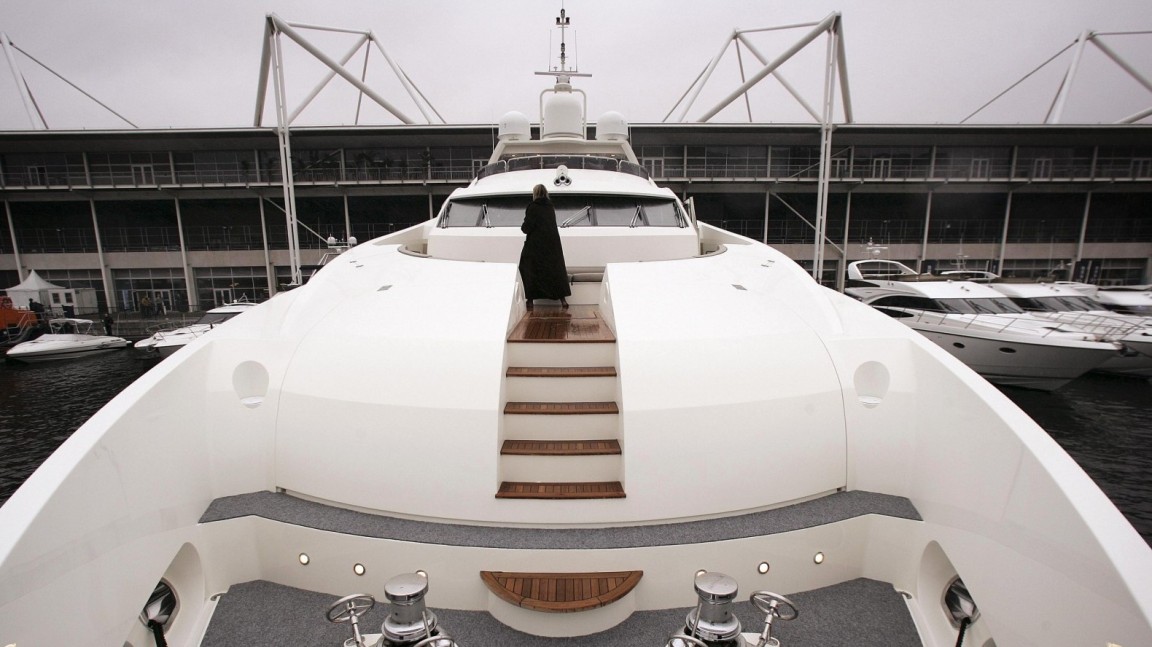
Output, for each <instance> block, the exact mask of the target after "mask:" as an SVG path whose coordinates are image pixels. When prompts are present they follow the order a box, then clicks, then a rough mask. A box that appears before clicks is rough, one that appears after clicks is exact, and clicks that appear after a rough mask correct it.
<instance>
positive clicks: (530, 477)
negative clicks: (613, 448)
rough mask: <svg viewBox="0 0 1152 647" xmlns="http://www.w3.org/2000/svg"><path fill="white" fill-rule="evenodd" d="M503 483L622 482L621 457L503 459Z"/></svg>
mask: <svg viewBox="0 0 1152 647" xmlns="http://www.w3.org/2000/svg"><path fill="white" fill-rule="evenodd" d="M500 458H501V461H500V465H501V472H502V473H501V475H500V479H501V480H502V481H538V482H546V483H557V482H567V481H574V482H584V481H619V480H620V477H621V474H622V473H623V471H622V470H623V467H622V461H621V459H620V455H619V454H616V455H607V456H501V457H500Z"/></svg>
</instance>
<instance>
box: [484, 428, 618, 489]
mask: <svg viewBox="0 0 1152 647" xmlns="http://www.w3.org/2000/svg"><path fill="white" fill-rule="evenodd" d="M619 417H620V416H619V414H608V413H604V414H600V413H591V414H580V415H550V416H546V415H534V414H504V438H506V439H509V440H601V439H605V438H616V437H617V435H618V434H617V428H618V426H619V423H620V421H619ZM505 480H508V479H505ZM585 480H586V479H585Z"/></svg>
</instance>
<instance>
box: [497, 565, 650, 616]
mask: <svg viewBox="0 0 1152 647" xmlns="http://www.w3.org/2000/svg"><path fill="white" fill-rule="evenodd" d="M643 575H644V571H615V572H610V573H510V572H506V571H480V579H482V580H484V584H485V586H487V587H488V590H490V591H492V592H493V593H495V594H496V595H497V596H498V597H499V598H500V599H501V600H504V601H505V602H507V603H509V604H513V605H515V606H518V607H523V608H525V609H531V610H533V611H544V612H548V613H572V612H574V611H587V610H589V609H596V608H598V607H602V606H605V605H608V604H612V603H613V602H615V601H617V600H619V599H620V598H622V597H624V596H625V595H628V593H629V592H631V591H632V589H634V588H636V585H637V584H638V583H639V582H640V578H641V577H642V576H643Z"/></svg>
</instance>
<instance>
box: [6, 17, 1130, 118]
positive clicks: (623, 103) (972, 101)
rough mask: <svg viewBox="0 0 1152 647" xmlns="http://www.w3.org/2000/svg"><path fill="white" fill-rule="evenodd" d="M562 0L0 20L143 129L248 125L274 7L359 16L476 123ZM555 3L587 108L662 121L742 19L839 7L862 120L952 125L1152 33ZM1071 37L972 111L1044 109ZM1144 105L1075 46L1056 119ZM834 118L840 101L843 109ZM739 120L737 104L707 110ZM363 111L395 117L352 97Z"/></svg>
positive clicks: (343, 42)
mask: <svg viewBox="0 0 1152 647" xmlns="http://www.w3.org/2000/svg"><path fill="white" fill-rule="evenodd" d="M560 4H561V3H560V0H555V1H547V0H516V1H505V0H486V1H484V2H479V1H473V2H461V1H449V0H387V1H384V0H356V1H347V0H344V1H332V2H316V1H315V0H308V1H297V0H195V1H193V0H186V1H180V2H177V1H175V0H108V1H105V2H94V1H93V0H52V1H46V0H2V1H0V32H4V33H6V34H7V35H8V37H9V38H10V39H11V40H12V42H14V43H15V44H16V46H18V47H19V48H20V49H21V50H23V51H25V52H27V53H28V54H31V55H32V56H33V57H35V58H36V59H38V60H39V61H41V62H42V63H44V64H45V65H47V66H48V67H50V68H52V69H53V70H55V71H56V72H58V73H59V74H61V75H63V76H64V77H66V78H67V79H68V80H70V81H72V82H73V83H75V84H76V85H78V86H80V87H82V88H83V89H84V90H86V91H88V92H89V93H91V94H92V95H94V96H95V97H96V98H98V99H100V100H101V101H103V102H104V103H106V104H108V105H109V106H110V107H112V108H113V109H114V110H116V111H117V112H119V113H121V114H122V115H124V116H125V117H127V118H128V119H129V120H131V121H132V122H134V123H136V124H137V125H138V126H140V127H142V128H170V127H171V128H186V127H207V128H218V127H235V126H251V125H252V124H253V117H254V109H255V102H256V95H257V78H258V73H259V67H260V52H261V47H262V45H263V38H262V36H263V30H264V23H265V16H266V15H267V14H268V13H273V12H274V13H276V14H277V15H279V16H280V17H281V18H283V19H284V20H286V21H288V22H295V23H306V24H312V25H321V26H326V27H336V28H343V29H354V30H364V31H367V30H371V31H373V32H375V34H376V36H377V37H378V38H379V40H380V42H381V44H382V45H383V47H384V49H385V50H386V51H387V52H388V54H389V55H390V56H391V57H392V58H393V59H394V60H395V61H396V62H397V63H398V64H399V65H400V66H401V67H402V68H403V69H404V70H405V71H406V72H407V74H408V76H409V77H410V78H411V79H412V80H413V81H414V82H415V84H416V85H417V86H418V87H419V89H420V90H421V91H422V92H423V93H424V95H426V96H427V97H428V99H429V100H430V101H431V103H432V105H433V106H435V107H436V109H437V110H438V111H439V112H440V114H441V115H443V117H444V119H445V120H446V121H447V122H448V123H479V124H489V123H494V122H496V121H497V120H498V119H499V118H500V116H501V115H502V114H504V113H505V112H507V111H509V110H518V111H520V112H523V113H525V114H527V115H528V116H529V117H530V118H531V119H532V120H533V121H535V120H536V119H538V114H537V113H538V109H537V105H538V96H539V92H540V90H541V89H543V88H544V87H546V86H547V85H548V84H549V83H550V80H549V79H546V78H543V77H537V76H534V75H533V72H536V71H540V70H543V69H545V67H546V66H548V65H550V64H554V63H555V60H554V57H555V55H556V54H557V53H558V47H559V35H558V32H557V30H556V29H554V27H553V19H554V17H555V16H556V15H557V14H558V13H559V9H560ZM564 5H565V9H566V10H567V13H568V15H569V17H570V18H571V19H572V29H570V30H569V36H568V38H569V45H568V51H569V54H570V55H571V54H575V58H576V62H577V64H578V66H579V69H580V72H583V73H590V74H592V77H591V78H587V79H578V80H577V81H576V85H577V87H580V88H582V89H584V90H585V91H586V92H587V93H588V98H589V113H590V118H591V119H592V120H595V118H596V117H597V116H598V115H599V114H601V113H602V112H604V111H607V110H617V111H620V112H622V113H623V114H624V115H625V117H626V118H627V119H628V120H629V121H631V122H633V123H655V122H660V121H664V120H665V115H666V114H667V113H668V112H669V111H670V110H671V109H672V107H673V106H674V105H675V104H676V102H677V100H678V99H679V98H680V97H681V95H682V94H683V93H684V92H685V91H686V90H687V89H688V87H689V85H690V84H691V83H692V81H693V79H695V78H696V76H697V74H699V73H700V71H701V70H702V69H703V68H704V66H705V65H706V64H707V63H708V61H709V60H710V59H711V58H712V57H714V56H715V55H716V54H717V53H718V52H719V51H720V48H721V46H722V45H723V44H724V43H725V41H726V40H728V39H729V37H730V36H731V33H732V31H733V29H736V28H739V29H754V28H762V27H776V26H782V25H790V24H797V23H806V22H817V21H819V20H821V19H823V18H824V17H826V16H827V15H828V14H829V13H831V12H833V11H839V12H840V13H841V14H842V16H843V26H844V36H845V38H844V43H845V46H846V52H847V64H848V80H849V84H850V91H851V94H852V103H853V108H854V111H855V120H856V121H857V122H858V123H957V122H959V121H960V120H961V119H964V118H965V117H967V116H968V115H969V114H970V113H972V112H973V111H975V110H976V109H977V108H979V107H980V106H981V105H982V104H984V103H985V102H986V101H988V100H989V99H991V98H993V97H994V96H996V95H997V94H998V93H1000V92H1001V91H1003V90H1005V89H1007V88H1008V87H1009V86H1010V85H1012V84H1013V83H1015V82H1017V81H1018V80H1020V79H1021V78H1022V77H1024V76H1025V75H1026V74H1028V73H1029V72H1031V71H1032V70H1033V69H1035V68H1036V67H1037V66H1039V65H1040V64H1041V63H1043V62H1044V61H1045V60H1046V59H1048V58H1049V57H1051V56H1053V55H1055V54H1056V53H1057V52H1059V51H1060V50H1061V49H1062V48H1064V47H1065V46H1067V45H1068V44H1070V43H1072V42H1073V41H1074V40H1075V39H1076V38H1077V36H1078V35H1079V34H1080V33H1081V32H1082V31H1085V30H1094V31H1098V32H1116V31H1142V30H1143V31H1152V7H1150V5H1149V0H1096V1H1095V2H1083V1H1079V0H1011V1H1004V0H953V1H948V2H944V1H934V0H867V1H865V0H840V1H839V2H831V1H824V0H805V1H800V0H792V1H789V2H774V1H769V0H746V1H745V0H711V1H710V2H703V1H701V0H692V1H690V2H688V1H680V0H664V1H657V0H565V2H564ZM807 31H808V29H793V30H787V31H779V32H767V33H759V34H752V35H750V38H751V39H752V41H753V43H754V45H755V46H756V47H757V49H758V50H759V51H760V52H761V53H762V54H763V55H764V56H766V57H768V58H769V59H774V58H776V57H777V56H779V55H780V54H782V53H783V52H784V50H786V49H787V48H788V47H789V46H791V45H792V44H793V43H795V42H796V41H797V40H799V39H800V37H801V36H803V35H804V34H805V33H806V32H807ZM303 33H304V34H305V35H306V36H307V37H308V38H310V39H311V40H313V42H315V43H316V45H317V46H318V47H320V48H321V49H322V50H323V51H325V52H326V53H328V54H329V55H331V56H332V57H333V58H339V57H340V56H342V55H343V54H344V53H346V52H347V51H348V50H349V49H350V48H351V46H352V45H353V44H354V38H355V37H354V36H351V35H348V34H332V33H321V32H313V31H305V32H303ZM825 42H826V41H825V40H824V39H823V38H821V39H819V40H817V41H816V42H815V43H813V45H810V46H809V47H808V48H807V49H805V50H804V51H803V52H802V53H801V54H799V55H797V56H796V57H795V58H794V59H792V60H790V61H789V62H788V63H787V64H785V65H784V66H782V67H781V68H780V73H781V74H782V75H783V76H784V77H785V78H786V79H787V80H788V81H789V82H790V83H792V85H794V86H796V87H797V88H798V89H799V90H800V92H801V93H802V94H803V95H804V96H805V98H806V99H807V101H808V102H809V103H810V104H812V105H814V106H817V107H818V106H819V104H820V99H821V96H820V88H821V83H822V77H821V74H822V71H821V62H822V61H823V58H824V49H825ZM1103 42H1104V43H1105V44H1106V45H1107V46H1108V47H1109V48H1111V49H1113V50H1114V51H1115V52H1117V53H1118V54H1119V55H1120V56H1122V57H1123V58H1125V59H1126V60H1127V61H1128V62H1130V63H1131V64H1132V65H1133V66H1134V67H1136V68H1137V69H1138V70H1139V71H1140V73H1141V74H1142V75H1143V76H1144V77H1145V78H1152V34H1145V35H1132V36H1106V37H1104V38H1103ZM284 43H285V51H286V57H287V60H286V65H285V68H286V76H287V81H286V86H287V89H288V94H289V103H290V104H292V106H295V105H296V104H297V103H298V102H299V101H300V99H302V98H303V96H304V95H305V94H307V92H308V91H310V90H311V89H312V88H313V87H314V86H315V85H316V83H317V81H318V80H319V79H320V78H321V77H322V76H323V74H324V72H325V71H326V70H325V68H323V67H321V66H320V65H319V64H318V63H316V62H315V61H314V60H313V59H311V58H310V57H309V56H308V55H306V54H304V53H303V51H302V50H301V49H300V48H299V47H298V46H296V45H295V44H294V43H292V42H291V41H289V40H287V39H285V40H284ZM1072 51H1073V50H1069V51H1068V52H1065V53H1064V54H1063V55H1061V56H1060V57H1059V58H1058V59H1057V60H1055V61H1054V62H1052V63H1050V64H1049V65H1048V66H1047V67H1045V68H1043V69H1042V70H1041V71H1040V72H1038V73H1036V74H1035V75H1033V76H1032V77H1031V78H1029V79H1028V80H1027V81H1026V82H1025V83H1023V84H1022V85H1021V86H1020V87H1018V88H1016V89H1015V90H1013V91H1012V92H1011V93H1009V94H1008V95H1006V96H1005V97H1004V98H1002V99H1000V100H999V101H997V102H996V103H994V104H993V105H992V106H991V107H989V108H987V109H985V110H984V111H983V112H981V113H980V114H978V115H976V116H975V117H973V118H972V119H971V120H970V123H1040V122H1042V121H1043V120H1044V116H1045V113H1046V112H1047V110H1048V107H1049V105H1050V104H1051V102H1052V100H1053V98H1054V97H1055V96H1056V93H1057V91H1058V89H1059V85H1060V80H1061V78H1062V77H1063V76H1064V74H1065V72H1066V71H1067V69H1068V66H1069V64H1070V63H1071V60H1072ZM550 55H551V57H550ZM15 57H16V60H17V63H18V65H19V68H20V69H21V71H22V72H23V74H24V76H25V77H26V78H27V80H28V84H29V86H30V87H31V88H32V93H33V95H34V96H35V98H36V100H37V102H38V103H39V105H40V108H41V109H42V111H43V112H44V115H45V117H46V119H47V121H48V124H49V126H50V127H52V128H54V129H78V128H90V129H100V128H121V127H127V125H126V124H125V123H124V122H122V121H120V120H119V119H117V118H116V117H114V116H112V115H110V114H109V113H107V112H105V111H104V110H103V109H101V108H100V107H99V106H97V105H96V104H94V103H92V102H90V101H89V100H88V99H85V98H84V97H83V96H82V95H80V94H78V93H77V92H75V91H74V90H72V89H70V88H68V87H67V86H66V85H65V84H63V83H62V82H61V81H59V80H58V79H56V78H54V77H53V76H52V75H51V74H50V73H48V72H46V71H44V69H43V68H41V67H40V66H39V65H37V64H36V63H34V62H32V61H31V60H29V59H28V58H27V57H25V56H24V55H23V54H21V53H19V52H17V53H16V54H15ZM743 63H744V67H745V70H746V73H747V74H749V75H751V74H752V73H754V71H755V70H756V69H758V68H759V64H758V63H757V62H756V61H755V60H754V59H752V57H751V56H750V54H749V52H748V51H747V50H744V51H743ZM362 64H363V57H362V54H361V55H359V56H357V57H356V58H355V59H354V60H353V62H352V63H350V64H349V67H351V68H352V69H354V70H356V71H357V73H358V72H359V70H360V67H361V65H362ZM739 75H740V71H739V67H738V61H737V58H736V50H735V48H733V47H730V48H729V49H728V53H727V55H726V56H725V57H724V59H723V60H722V61H721V64H720V65H719V67H718V68H717V71H716V72H715V73H714V74H713V76H712V78H711V80H710V82H709V83H708V85H707V86H706V87H705V88H704V90H703V91H702V92H701V94H700V97H699V98H698V99H697V100H696V103H695V104H694V107H693V108H692V110H691V111H690V112H689V114H688V120H694V119H696V118H697V117H699V116H700V115H701V114H703V113H704V112H705V111H707V110H708V109H709V108H711V107H712V106H714V105H715V104H716V103H717V102H718V101H719V100H720V99H721V98H723V97H724V96H726V95H728V94H729V93H730V92H732V91H733V90H735V89H736V87H737V86H738V85H739V79H740V76H739ZM368 84H369V85H370V86H371V87H373V88H374V89H376V90H377V91H378V92H379V93H380V94H381V95H383V96H384V97H385V98H386V99H388V100H389V101H390V102H392V103H394V104H395V105H396V107H397V108H399V109H400V110H401V111H403V112H405V113H406V114H407V115H408V116H409V117H410V118H412V119H413V120H415V121H417V122H423V117H422V116H421V114H420V112H419V111H418V110H417V109H416V107H415V105H414V104H413V103H412V102H411V101H410V100H409V99H408V97H407V95H406V94H405V93H404V91H403V89H402V87H401V86H400V84H399V83H398V82H397V80H396V77H395V75H394V74H393V73H392V71H391V69H390V68H389V67H388V66H387V64H386V63H385V61H384V60H383V59H382V57H381V56H380V55H379V52H377V51H373V52H372V53H371V56H370V61H369V74H368ZM269 96H270V97H271V92H270V93H269ZM270 105H271V102H270ZM1150 106H1152V92H1149V91H1148V90H1147V89H1145V88H1144V87H1142V86H1141V85H1140V84H1139V83H1137V82H1136V81H1135V80H1134V79H1133V78H1132V77H1131V76H1129V75H1127V74H1126V73H1125V72H1124V71H1122V70H1121V69H1120V68H1119V67H1118V66H1116V65H1115V64H1113V63H1112V62H1111V61H1109V60H1108V59H1106V57H1105V56H1104V55H1103V54H1102V53H1101V52H1100V51H1099V50H1098V49H1096V48H1095V47H1093V46H1092V45H1089V46H1088V47H1087V48H1086V50H1085V53H1084V58H1083V62H1082V64H1081V67H1080V71H1079V74H1078V75H1077V77H1076V79H1075V82H1074V83H1073V86H1072V92H1071V96H1070V98H1069V100H1068V104H1067V107H1066V109H1065V112H1064V118H1063V120H1062V121H1063V122H1064V123H1101V122H1103V123H1109V122H1112V121H1116V120H1118V119H1121V118H1123V117H1126V116H1128V115H1131V114H1134V113H1136V112H1139V111H1141V110H1144V109H1146V108H1149V107H1150ZM751 110H752V117H753V119H754V120H755V121H760V122H778V123H790V122H806V123H807V122H811V121H812V120H811V118H810V117H809V116H808V115H807V113H806V112H804V110H803V109H802V108H800V107H799V104H797V103H796V102H795V101H794V100H793V99H792V98H791V97H790V96H788V95H787V93H785V92H784V91H783V90H781V86H780V85H779V83H777V82H776V81H775V80H774V79H771V78H769V79H766V80H765V81H763V82H762V83H760V84H759V85H758V86H757V87H756V88H755V89H754V91H753V93H752V96H751ZM266 114H267V116H266V117H265V118H264V124H265V125H271V124H274V123H275V117H274V114H273V113H272V112H271V108H269V110H268V111H267V113H266ZM678 115H679V111H677V112H676V113H675V114H674V115H673V120H675V119H676V117H677V116H678ZM842 117H843V115H842V113H841V112H840V111H838V112H837V119H842ZM355 120H356V95H355V92H354V91H353V90H352V89H351V87H350V86H349V85H348V84H347V83H345V82H343V81H341V80H339V79H337V80H336V81H334V82H333V84H332V85H331V86H330V87H329V88H327V89H326V90H325V91H324V93H322V94H321V96H320V98H319V99H318V100H317V101H316V102H314V103H313V105H312V106H311V107H309V109H308V110H306V111H305V112H304V113H303V114H302V115H301V116H300V118H299V119H298V120H297V121H296V122H295V123H296V124H299V125H335V124H352V123H354V122H355ZM747 120H748V116H747V109H746V107H745V104H744V103H743V101H739V102H736V103H734V104H733V105H732V106H730V107H729V108H728V109H726V110H725V111H723V112H721V113H720V114H719V115H718V116H717V117H715V118H713V119H712V121H713V122H741V121H747ZM360 123H365V124H395V123H399V122H398V121H397V119H396V118H395V117H393V116H392V115H390V114H388V113H387V112H386V111H384V110H383V109H381V108H379V107H378V106H375V105H371V104H370V103H369V102H367V101H366V103H365V107H364V108H363V110H362V113H361V117H360ZM1143 123H1152V120H1150V119H1145V120H1144V121H1143ZM30 127H31V122H30V121H29V119H28V116H27V114H26V112H25V110H24V106H23V103H22V102H21V101H20V98H19V93H18V89H17V85H16V84H15V82H14V81H13V77H12V74H11V71H10V69H9V67H8V65H7V62H6V61H3V62H0V130H15V129H27V128H30Z"/></svg>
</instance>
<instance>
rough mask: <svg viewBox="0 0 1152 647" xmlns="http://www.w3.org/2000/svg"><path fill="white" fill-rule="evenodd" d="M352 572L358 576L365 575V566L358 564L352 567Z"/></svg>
mask: <svg viewBox="0 0 1152 647" xmlns="http://www.w3.org/2000/svg"><path fill="white" fill-rule="evenodd" d="M352 572H353V573H355V574H357V575H363V574H364V565H363V564H356V565H355V566H353V567H352Z"/></svg>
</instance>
